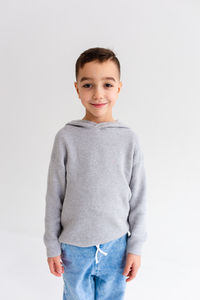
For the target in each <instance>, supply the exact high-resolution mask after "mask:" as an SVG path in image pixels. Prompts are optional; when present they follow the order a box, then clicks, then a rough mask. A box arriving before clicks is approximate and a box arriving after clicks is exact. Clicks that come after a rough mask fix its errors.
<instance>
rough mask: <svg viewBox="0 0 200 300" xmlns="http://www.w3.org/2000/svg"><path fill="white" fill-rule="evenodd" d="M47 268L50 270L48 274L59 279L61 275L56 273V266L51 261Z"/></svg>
mask: <svg viewBox="0 0 200 300" xmlns="http://www.w3.org/2000/svg"><path fill="white" fill-rule="evenodd" d="M49 268H50V272H51V273H52V274H53V275H55V276H57V277H60V276H61V274H60V273H58V272H57V269H56V264H55V262H54V261H53V260H51V261H50V262H49Z"/></svg>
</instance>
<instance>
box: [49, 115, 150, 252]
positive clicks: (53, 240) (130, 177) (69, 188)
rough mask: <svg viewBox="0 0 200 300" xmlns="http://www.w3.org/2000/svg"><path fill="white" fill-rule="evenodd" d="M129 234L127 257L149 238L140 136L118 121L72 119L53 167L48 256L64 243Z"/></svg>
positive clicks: (57, 144)
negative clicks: (98, 121)
mask: <svg viewBox="0 0 200 300" xmlns="http://www.w3.org/2000/svg"><path fill="white" fill-rule="evenodd" d="M127 232H128V240H127V248H126V249H127V250H126V252H127V253H132V254H136V255H141V252H142V246H143V243H144V242H145V241H146V239H147V228H146V177H145V170H144V159H143V152H142V151H141V147H140V144H139V138H138V135H137V134H136V133H135V132H134V131H133V130H132V129H131V128H130V127H128V126H127V125H126V124H124V123H122V122H121V121H119V120H115V121H111V122H101V123H96V122H93V121H89V120H82V119H81V120H73V121H71V122H68V123H66V124H65V125H64V126H63V127H62V128H61V129H59V130H58V132H57V133H56V135H55V138H54V143H53V148H52V152H51V158H50V163H49V169H48V179H47V191H46V206H45V232H44V235H43V240H44V243H45V246H46V253H47V257H55V256H58V255H60V254H61V247H60V243H61V242H62V243H68V244H71V245H75V246H79V247H89V246H94V245H96V244H104V243H107V242H109V241H112V240H114V239H117V238H119V237H121V236H122V235H124V234H125V233H127Z"/></svg>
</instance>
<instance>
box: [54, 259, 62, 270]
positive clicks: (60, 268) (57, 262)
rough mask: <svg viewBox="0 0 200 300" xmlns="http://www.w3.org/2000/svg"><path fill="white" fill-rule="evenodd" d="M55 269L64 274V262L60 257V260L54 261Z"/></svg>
mask: <svg viewBox="0 0 200 300" xmlns="http://www.w3.org/2000/svg"><path fill="white" fill-rule="evenodd" d="M54 268H55V271H56V272H57V273H63V272H64V268H63V265H62V262H61V261H60V257H58V259H55V260H54Z"/></svg>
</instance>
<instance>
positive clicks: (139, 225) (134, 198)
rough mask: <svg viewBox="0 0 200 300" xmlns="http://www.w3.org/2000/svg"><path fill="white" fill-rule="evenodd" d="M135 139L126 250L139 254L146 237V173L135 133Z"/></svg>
mask: <svg viewBox="0 0 200 300" xmlns="http://www.w3.org/2000/svg"><path fill="white" fill-rule="evenodd" d="M135 141H136V142H135V149H134V155H133V168H132V176H131V180H130V185H129V186H130V189H131V192H132V195H131V198H130V200H129V202H130V210H129V215H128V222H129V228H130V234H131V235H130V236H129V237H128V241H127V251H126V252H127V253H132V254H136V255H141V253H142V246H143V243H144V242H145V241H146V239H147V226H146V175H145V168H144V157H143V152H142V150H141V147H140V143H139V138H138V136H137V135H135Z"/></svg>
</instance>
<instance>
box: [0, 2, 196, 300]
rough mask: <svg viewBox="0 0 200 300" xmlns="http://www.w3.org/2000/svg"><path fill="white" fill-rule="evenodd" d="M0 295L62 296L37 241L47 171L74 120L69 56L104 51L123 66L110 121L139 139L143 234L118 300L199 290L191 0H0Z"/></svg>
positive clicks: (191, 295)
mask: <svg viewBox="0 0 200 300" xmlns="http://www.w3.org/2000/svg"><path fill="white" fill-rule="evenodd" d="M0 26H1V28H0V65H1V67H0V99H1V110H0V111H1V115H0V122H1V123H0V125H1V127H0V128H1V141H0V142H1V144H0V145H1V156H0V160H1V161H0V165H1V168H0V184H1V188H0V193H1V194H0V226H1V227H0V228H1V237H0V238H1V256H0V260H1V261H0V264H1V278H0V279H1V292H0V293H1V295H0V297H1V299H3V300H7V299H15V300H24V299H28V300H44V299H48V300H57V299H58V300H59V299H62V288H63V282H62V277H60V278H59V277H55V276H54V275H52V274H51V273H50V272H49V269H48V265H47V260H46V250H45V246H44V244H43V240H42V239H43V233H44V207H45V193H46V181H47V170H48V164H49V159H50V152H51V148H52V143H53V139H54V136H55V134H56V132H57V131H58V130H59V129H60V128H61V127H62V126H63V125H64V124H65V123H67V122H69V121H71V120H74V119H79V118H83V116H84V112H85V111H84V107H83V106H82V104H81V102H80V99H78V97H77V94H76V90H75V88H74V81H75V62H76V59H77V58H78V56H79V55H80V53H82V52H83V51H84V50H86V49H88V48H91V47H97V46H98V47H105V48H110V49H112V50H113V51H114V52H115V53H116V55H117V56H118V58H119V60H120V63H121V71H122V77H121V80H122V83H123V86H122V90H121V93H120V96H119V98H118V100H117V103H116V105H115V107H114V110H113V117H114V118H115V119H120V120H121V121H122V122H126V123H127V124H129V125H130V126H131V127H132V129H133V130H135V132H137V133H138V135H139V137H140V142H141V145H142V149H143V152H144V160H145V166H146V173H147V184H148V191H147V193H148V241H147V242H146V243H145V245H144V248H143V249H144V250H143V255H142V260H141V262H142V265H141V268H140V269H139V271H138V273H137V276H136V278H135V279H133V280H132V281H130V282H128V283H127V292H126V299H127V300H131V299H137V300H143V299H144V300H146V299H152V300H161V299H162V300H177V299H181V300H188V299H192V300H196V299H199V298H200V292H199V269H200V259H199V256H200V243H199V236H200V235H199V230H198V229H199V228H200V221H199V219H200V213H199V202H200V193H199V182H200V175H199V173H200V159H199V153H200V142H199V128H200V127H199V126H200V124H199V123H200V122H199V108H200V106H199V100H200V85H199V83H200V56H199V53H200V2H199V1H195V0H187V1H186V0H180V1H178V0H173V1H172V0H168V1H164V0H152V1H149V0H140V1H139V0H138V1H131V0H129V1H127V0H123V1H117V0H115V1H105V0H101V1H89V0H84V1H63V0H62V1H59V0H58V1H52V0H48V1H47V0H40V1H38V0H37V1H36V0H35V1H29V0H18V1H14V0H7V1H1V4H0Z"/></svg>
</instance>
